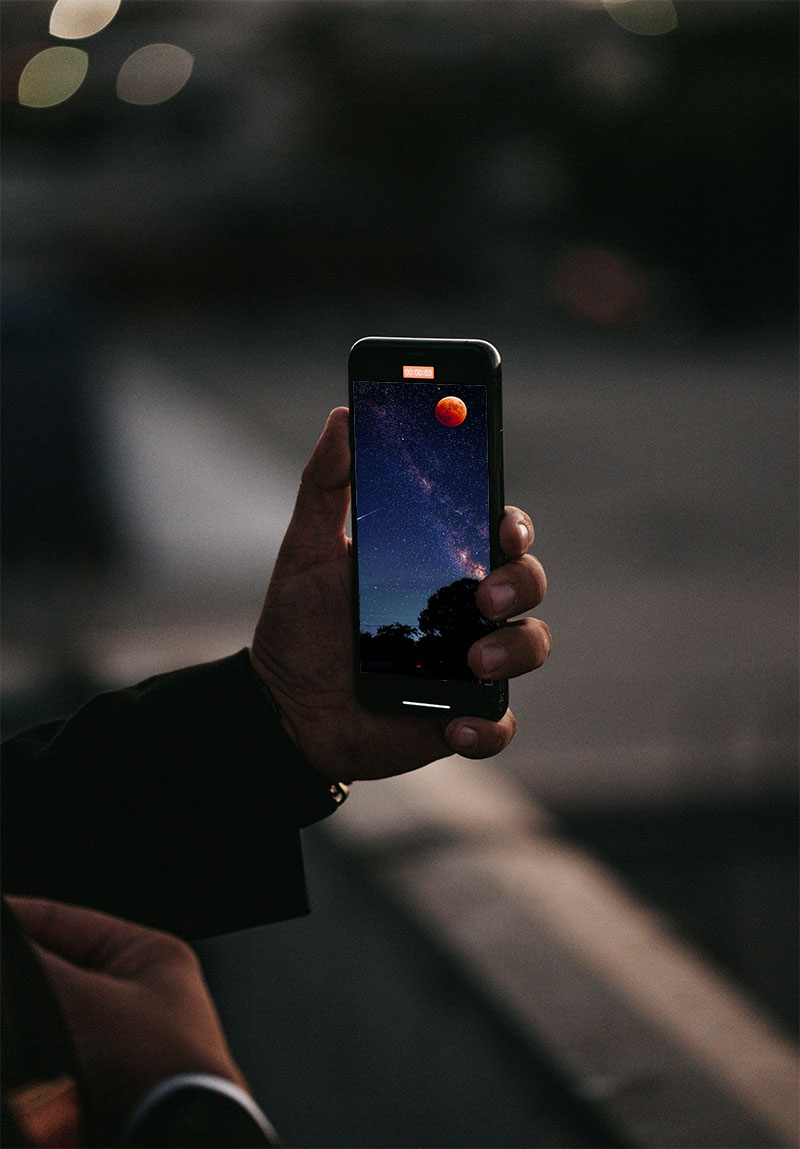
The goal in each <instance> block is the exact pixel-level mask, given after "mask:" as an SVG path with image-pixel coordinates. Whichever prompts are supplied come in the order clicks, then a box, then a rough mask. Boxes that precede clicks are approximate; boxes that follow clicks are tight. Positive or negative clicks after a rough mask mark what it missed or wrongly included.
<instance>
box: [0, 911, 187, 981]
mask: <svg viewBox="0 0 800 1149" xmlns="http://www.w3.org/2000/svg"><path fill="white" fill-rule="evenodd" d="M6 900H7V902H8V904H9V905H10V907H11V909H12V911H13V913H14V915H15V916H16V918H17V921H18V922H19V924H20V926H21V928H22V930H23V932H24V933H25V934H26V936H27V937H28V938H30V940H31V941H34V942H37V943H38V944H39V945H40V946H42V947H43V948H44V949H46V950H49V951H50V952H51V953H54V954H58V955H60V956H61V957H63V958H66V960H67V961H70V962H74V963H75V964H76V965H80V966H84V967H86V968H88V969H96V970H103V971H105V972H107V973H111V974H119V975H120V976H131V975H133V974H135V973H136V972H140V971H141V970H142V969H144V968H145V967H146V966H148V965H150V964H152V961H153V958H154V956H155V957H157V958H159V959H160V960H163V957H164V947H165V946H166V945H171V943H174V947H175V950H176V951H177V949H178V947H182V946H183V943H182V942H179V941H178V939H177V938H172V937H171V936H170V935H169V934H164V933H160V932H159V931H157V930H150V929H146V928H145V927H144V926H138V925H135V924H134V923H133V922H128V921H125V920H123V919H122V918H115V917H112V916H111V915H109V914H102V913H99V912H98V911H97V910H87V909H85V908H84V907H83V906H67V905H64V904H63V903H61V902H51V901H47V900H46V899H43V898H42V899H40V898H7V899H6ZM186 949H187V951H188V952H189V953H191V951H190V950H189V948H188V946H187V947H186ZM156 951H159V952H158V953H157V952H156Z"/></svg>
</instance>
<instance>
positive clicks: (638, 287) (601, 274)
mask: <svg viewBox="0 0 800 1149" xmlns="http://www.w3.org/2000/svg"><path fill="white" fill-rule="evenodd" d="M551 290H552V293H553V296H554V298H555V300H556V302H557V303H558V305H559V306H560V307H561V308H562V310H563V311H564V312H566V314H567V315H569V316H571V317H572V318H573V319H577V320H579V321H580V322H583V323H589V324H592V325H594V326H596V327H627V326H629V325H630V324H632V323H636V322H637V321H638V320H640V319H641V318H642V317H643V316H644V314H645V312H646V311H647V309H648V306H649V304H650V295H651V292H650V287H649V284H648V281H647V276H646V275H645V273H644V271H643V269H642V268H641V267H639V266H638V265H637V264H636V263H635V262H634V261H633V260H631V259H629V258H628V257H626V256H624V255H622V254H621V253H619V252H617V251H612V250H611V249H610V248H606V247H582V246H570V247H567V248H565V249H564V250H563V251H562V252H560V253H559V255H558V257H557V258H556V260H555V263H554V265H553V269H552V275H551Z"/></svg>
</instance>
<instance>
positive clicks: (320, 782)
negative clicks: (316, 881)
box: [251, 665, 350, 828]
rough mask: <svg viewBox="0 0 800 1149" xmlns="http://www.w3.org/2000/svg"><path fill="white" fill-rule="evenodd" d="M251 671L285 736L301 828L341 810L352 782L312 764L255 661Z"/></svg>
mask: <svg viewBox="0 0 800 1149" xmlns="http://www.w3.org/2000/svg"><path fill="white" fill-rule="evenodd" d="M251 671H252V677H253V682H254V683H255V686H256V689H257V690H258V692H259V694H260V696H261V698H263V700H264V704H265V705H266V707H267V710H268V713H269V715H270V719H271V721H273V722H275V723H277V725H278V727H279V729H280V732H281V734H282V735H283V738H284V740H285V746H284V755H283V760H284V764H285V767H286V769H285V781H286V790H287V794H288V795H289V800H290V803H291V806H292V809H293V810H294V812H295V817H296V818H297V825H298V826H300V827H301V828H302V827H304V826H311V825H312V824H313V823H314V822H320V821H321V820H322V819H323V818H327V817H328V815H329V814H333V813H334V811H335V810H338V808H339V807H340V806H341V805H342V803H343V802H344V800H345V799H346V798H347V795H348V793H349V791H350V786H349V784H348V783H347V782H331V781H330V779H328V778H325V777H324V775H322V774H320V773H319V772H318V771H317V770H315V769H314V768H313V766H311V765H309V763H308V762H307V761H306V759H305V758H304V756H303V755H302V754H301V753H300V751H299V750H298V748H297V747H296V746H295V744H294V742H292V739H291V738H290V737H289V735H288V734H287V733H286V731H285V730H284V728H283V723H282V722H281V717H280V713H279V711H278V708H277V706H276V705H275V700H274V698H273V697H272V694H271V693H270V691H269V687H268V686H267V684H266V682H264V680H263V678H262V677H261V675H260V674H259V673H258V672H257V671H256V670H255V668H254V667H252V665H251Z"/></svg>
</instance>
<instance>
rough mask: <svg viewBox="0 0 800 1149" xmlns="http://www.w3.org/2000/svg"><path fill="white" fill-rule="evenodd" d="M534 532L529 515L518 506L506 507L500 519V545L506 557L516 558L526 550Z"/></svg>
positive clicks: (531, 541) (520, 556)
mask: <svg viewBox="0 0 800 1149" xmlns="http://www.w3.org/2000/svg"><path fill="white" fill-rule="evenodd" d="M535 534H536V532H535V531H534V529H533V521H532V519H531V517H530V515H528V514H526V512H525V511H522V510H520V508H519V507H506V508H505V513H504V515H503V518H502V520H501V521H500V546H501V548H502V550H503V554H504V555H505V556H506V558H508V559H518V558H522V556H523V555H524V554H525V553H526V552H527V551H528V548H529V547H530V546H531V544H532V543H533V540H534V537H535Z"/></svg>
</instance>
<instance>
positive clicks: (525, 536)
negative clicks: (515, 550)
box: [517, 519, 532, 550]
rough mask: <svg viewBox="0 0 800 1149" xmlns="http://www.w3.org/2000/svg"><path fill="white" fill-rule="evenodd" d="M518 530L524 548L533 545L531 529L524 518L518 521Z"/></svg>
mask: <svg viewBox="0 0 800 1149" xmlns="http://www.w3.org/2000/svg"><path fill="white" fill-rule="evenodd" d="M517 530H518V531H519V541H520V545H521V546H522V549H523V550H527V549H528V547H529V546H530V545H531V541H532V540H531V531H530V527H529V526H528V524H527V523H526V522H525V520H524V519H520V521H519V522H518V523H517Z"/></svg>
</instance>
